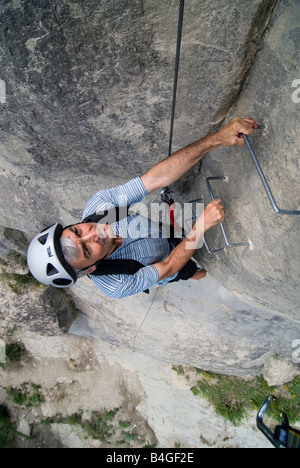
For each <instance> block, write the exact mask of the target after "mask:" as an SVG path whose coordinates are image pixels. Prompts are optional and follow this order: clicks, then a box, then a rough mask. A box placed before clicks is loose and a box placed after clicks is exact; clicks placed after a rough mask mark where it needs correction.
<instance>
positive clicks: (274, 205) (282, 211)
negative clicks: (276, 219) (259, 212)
mask: <svg viewBox="0 0 300 468" xmlns="http://www.w3.org/2000/svg"><path fill="white" fill-rule="evenodd" d="M243 138H244V140H245V143H246V146H247V148H248V150H249V153H250V155H251V157H252V159H253V162H254V164H255V167H256V170H257V172H258V174H259V177H260V179H261V181H262V184H263V186H264V189H265V191H266V194H267V195H268V197H269V200H270V202H271V205H272V207H273V209H274V210H275V211H276V213H278V214H281V215H300V211H299V210H281V209H280V208H278V206H277V204H276V202H275V200H274V197H273V195H272V192H271V190H270V187H269V185H268V183H267V181H266V178H265V176H264V173H263V171H262V169H261V167H260V164H259V162H258V160H257V158H256V156H255V154H254V151H253V149H252V146H251V145H250V142H249V139H248V137H247V135H244V134H243Z"/></svg>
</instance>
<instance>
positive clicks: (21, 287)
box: [0, 272, 43, 294]
mask: <svg viewBox="0 0 300 468" xmlns="http://www.w3.org/2000/svg"><path fill="white" fill-rule="evenodd" d="M0 279H1V280H4V281H6V282H7V284H8V286H9V288H10V289H11V290H12V292H13V293H15V294H22V293H24V291H25V290H26V289H27V288H39V287H43V286H42V285H41V284H40V283H38V282H37V281H36V280H35V278H34V277H33V276H32V275H31V274H30V273H27V274H25V275H21V274H18V273H7V272H4V273H0Z"/></svg>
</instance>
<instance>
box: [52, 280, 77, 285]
mask: <svg viewBox="0 0 300 468" xmlns="http://www.w3.org/2000/svg"><path fill="white" fill-rule="evenodd" d="M71 283H72V281H71V280H68V279H63V278H62V279H55V280H53V284H55V285H56V286H70V285H71Z"/></svg>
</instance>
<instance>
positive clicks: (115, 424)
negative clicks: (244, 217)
mask: <svg viewBox="0 0 300 468" xmlns="http://www.w3.org/2000/svg"><path fill="white" fill-rule="evenodd" d="M120 411H121V409H120V408H115V409H113V410H103V411H92V412H91V413H90V417H89V419H87V415H85V416H83V412H82V411H78V412H77V413H74V414H72V415H70V416H62V415H61V414H57V415H55V416H54V417H50V418H47V419H45V420H44V421H42V423H44V424H53V423H56V424H57V423H58V424H69V425H71V426H78V427H80V429H82V430H83V431H84V433H85V436H86V437H90V438H92V439H95V440H99V441H100V442H102V443H105V444H107V445H113V446H115V447H116V446H122V445H123V446H127V447H128V446H131V447H133V446H143V447H146V445H145V441H144V440H143V439H142V438H140V437H139V436H138V433H137V428H136V425H135V424H133V423H131V422H130V421H128V420H126V421H123V420H120V416H121V415H120Z"/></svg>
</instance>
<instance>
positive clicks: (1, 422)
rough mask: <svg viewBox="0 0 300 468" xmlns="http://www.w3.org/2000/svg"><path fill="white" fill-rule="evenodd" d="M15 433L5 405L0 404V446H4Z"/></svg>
mask: <svg viewBox="0 0 300 468" xmlns="http://www.w3.org/2000/svg"><path fill="white" fill-rule="evenodd" d="M16 434H17V432H16V430H15V427H14V425H13V423H12V422H11V419H10V414H9V411H8V409H7V408H6V406H4V405H0V448H4V447H6V446H7V444H8V443H9V442H10V441H11V440H13V439H14V437H15V435H16Z"/></svg>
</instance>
